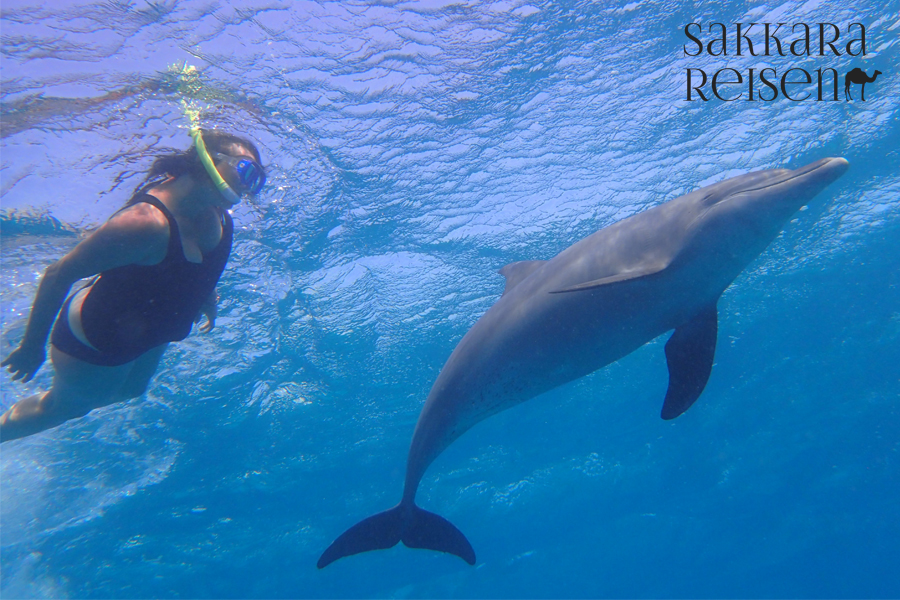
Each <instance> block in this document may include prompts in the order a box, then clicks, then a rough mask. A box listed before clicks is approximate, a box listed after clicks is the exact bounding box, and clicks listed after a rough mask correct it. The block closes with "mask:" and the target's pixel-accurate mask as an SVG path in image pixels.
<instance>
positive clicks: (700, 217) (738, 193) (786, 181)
mask: <svg viewBox="0 0 900 600" xmlns="http://www.w3.org/2000/svg"><path fill="white" fill-rule="evenodd" d="M834 160H836V159H834V158H832V159H829V160H828V162H824V163H822V164H821V165H819V166H818V167H816V168H815V169H810V170H809V171H806V172H803V173H795V174H794V175H792V176H791V177H788V178H787V179H785V180H783V181H779V182H777V183H770V184H768V185H763V186H760V187H755V188H747V189H744V190H740V191H738V192H733V193H731V194H728V195H727V196H725V197H724V198H722V199H721V200H719V201H718V202H716V203H715V204H713V205H712V206H710V207H708V208H707V209H706V210H704V211H703V212H702V213H700V214H699V215H697V216H696V217H695V218H694V219H693V220H692V221H691V223H690V225H688V228H690V227H693V226H694V223H696V222H697V221H699V220H700V219H702V218H703V217H705V216H706V214H707V213H708V212H709V211H711V210H712V209H714V208H716V207H717V206H721V205H722V204H724V203H726V202H728V201H729V200H731V199H732V198H734V197H735V196H740V195H741V194H746V193H749V192H757V191H759V190H766V189H769V188H771V187H775V186H778V185H783V184H785V183H789V182H791V181H793V180H795V179H797V178H798V177H805V176H807V175H809V174H810V173H815V172H816V171H818V170H819V169H821V168H822V167H824V166H826V165H830V164H831V163H832V162H833V161H834Z"/></svg>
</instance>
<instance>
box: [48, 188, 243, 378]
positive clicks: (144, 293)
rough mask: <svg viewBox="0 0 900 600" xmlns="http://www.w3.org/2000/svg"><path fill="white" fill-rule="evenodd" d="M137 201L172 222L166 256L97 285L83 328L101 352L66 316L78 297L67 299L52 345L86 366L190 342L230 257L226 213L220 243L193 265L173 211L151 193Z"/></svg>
mask: <svg viewBox="0 0 900 600" xmlns="http://www.w3.org/2000/svg"><path fill="white" fill-rule="evenodd" d="M138 202H146V203H147V204H152V205H153V206H155V207H156V208H158V209H159V210H160V211H161V212H162V213H163V214H164V215H165V217H166V219H167V220H168V221H169V246H168V249H167V251H166V257H165V258H164V259H163V260H162V262H160V263H158V264H155V265H149V266H145V265H125V266H122V267H116V268H115V269H110V270H108V271H104V272H103V273H101V274H100V276H99V277H98V278H97V279H96V280H95V282H94V283H93V285H92V286H91V290H90V291H89V292H88V295H87V297H86V298H85V299H84V303H83V304H82V305H81V323H82V329H83V330H84V335H85V337H86V338H87V340H88V341H89V342H90V343H91V345H92V346H94V348H97V350H94V349H93V348H90V347H88V346H85V345H84V344H83V343H81V342H80V341H79V340H78V338H76V337H75V335H74V334H73V333H72V330H71V329H70V328H69V318H68V313H69V304H70V303H71V302H72V298H73V297H74V294H73V295H72V296H70V297H69V299H68V300H66V302H65V304H64V305H63V307H62V310H61V311H60V314H59V316H58V317H57V319H56V324H55V325H54V327H53V335H52V337H51V342H52V343H53V345H54V346H56V347H57V348H58V349H59V350H62V351H63V352H65V353H66V354H69V355H71V356H74V357H75V358H78V359H80V360H83V361H84V362H88V363H91V364H94V365H103V366H116V365H123V364H125V363H129V362H131V361H133V360H135V359H136V358H138V357H139V356H140V355H142V354H143V353H145V352H147V351H148V350H150V349H151V348H155V347H156V346H160V345H162V344H166V343H168V342H177V341H179V340H183V339H184V338H186V337H187V336H188V334H189V333H190V332H191V327H192V326H193V324H194V319H195V318H196V317H197V315H199V314H200V308H201V307H202V306H203V304H204V303H205V302H206V300H207V299H208V298H209V297H210V295H212V293H213V291H214V290H215V288H216V283H218V281H219V277H220V276H221V275H222V271H223V270H224V269H225V263H226V262H227V261H228V255H229V254H230V253H231V240H232V236H233V233H234V225H233V223H232V221H231V217H230V216H229V214H228V213H227V212H223V221H222V239H221V241H220V242H219V244H218V245H217V246H216V247H215V248H213V249H212V250H211V251H210V252H209V253H208V254H205V255H204V256H203V262H201V263H193V262H191V261H189V260H188V259H187V258H185V256H184V249H183V248H182V246H181V234H180V232H179V230H178V223H177V222H176V221H175V217H174V216H173V215H172V213H171V212H169V209H167V208H166V207H165V205H164V204H163V203H162V202H160V201H159V200H158V199H156V198H154V197H153V196H150V195H148V194H144V195H142V196H139V197H138V198H136V199H135V200H134V202H133V203H132V204H136V203H138ZM98 350H99V352H98Z"/></svg>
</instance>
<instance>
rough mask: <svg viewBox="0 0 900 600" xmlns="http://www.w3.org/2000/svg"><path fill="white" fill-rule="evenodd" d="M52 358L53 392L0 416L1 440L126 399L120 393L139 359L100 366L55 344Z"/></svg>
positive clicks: (58, 423) (26, 402) (26, 399)
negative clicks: (72, 354)
mask: <svg viewBox="0 0 900 600" xmlns="http://www.w3.org/2000/svg"><path fill="white" fill-rule="evenodd" d="M50 358H51V360H52V361H53V367H54V368H55V370H56V373H55V375H54V377H53V386H52V387H51V388H50V391H49V392H46V393H44V394H35V395H34V396H30V397H28V398H25V399H24V400H21V401H20V402H17V403H16V404H14V405H13V406H12V407H11V408H10V409H9V410H8V411H6V412H5V413H4V414H3V415H2V416H0V441H3V442H7V441H9V440H13V439H16V438H20V437H25V436H28V435H32V434H34V433H38V432H39V431H44V430H45V429H50V428H52V427H56V426H57V425H61V424H62V423H64V422H66V421H68V420H69V419H75V418H77V417H83V416H84V415H86V414H87V413H89V412H90V411H91V410H93V409H95V408H99V407H101V406H106V405H107V404H111V403H113V402H117V401H119V400H124V398H122V397H121V396H119V395H118V394H117V392H118V391H119V390H120V389H121V388H122V386H123V385H124V384H125V382H126V381H127V380H128V375H129V374H130V373H131V371H132V369H133V367H134V365H135V363H136V362H138V361H134V362H130V363H126V364H124V365H119V366H115V367H101V366H98V365H92V364H90V363H86V362H84V361H82V360H78V359H77V358H74V357H73V356H70V355H68V354H66V353H65V352H62V351H61V350H58V349H57V348H56V347H55V346H51V347H50ZM141 358H143V357H141ZM138 360H140V359H138ZM157 361H158V358H157Z"/></svg>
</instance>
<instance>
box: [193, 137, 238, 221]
mask: <svg viewBox="0 0 900 600" xmlns="http://www.w3.org/2000/svg"><path fill="white" fill-rule="evenodd" d="M191 137H192V138H193V139H194V147H195V148H197V155H198V156H199V157H200V162H201V163H203V167H204V168H205V169H206V172H207V173H208V174H209V176H210V178H211V179H212V180H213V183H214V184H215V185H216V188H217V189H218V190H219V193H221V194H222V196H223V197H224V198H225V199H226V200H228V201H229V202H231V203H232V204H237V203H238V202H240V201H241V197H240V196H239V195H238V194H237V193H235V191H234V190H233V189H231V186H230V185H228V183H227V182H226V181H225V180H224V179H222V175H221V174H220V173H219V171H218V169H216V165H215V163H213V160H212V158H210V156H209V152H208V151H207V150H206V144H204V143H203V134H202V133H200V128H199V127H191Z"/></svg>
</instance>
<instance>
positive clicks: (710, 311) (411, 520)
mask: <svg viewBox="0 0 900 600" xmlns="http://www.w3.org/2000/svg"><path fill="white" fill-rule="evenodd" d="M847 167H848V163H847V161H846V160H844V159H843V158H825V159H822V160H819V161H817V162H814V163H812V164H810V165H807V166H805V167H802V168H800V169H796V170H793V171H791V170H787V169H775V170H769V171H757V172H755V173H748V174H746V175H741V176H739V177H734V178H732V179H727V180H725V181H722V182H720V183H717V184H714V185H711V186H708V187H705V188H702V189H699V190H697V191H695V192H691V193H690V194H687V195H685V196H681V197H679V198H676V199H674V200H672V201H670V202H667V203H665V204H661V205H659V206H656V207H654V208H651V209H649V210H646V211H644V212H642V213H639V214H636V215H634V216H631V217H628V218H627V219H623V220H622V221H619V222H617V223H614V224H612V225H610V226H609V227H606V228H604V229H601V230H600V231H598V232H596V233H594V234H592V235H590V236H588V237H586V238H585V239H583V240H581V241H580V242H578V243H576V244H574V245H572V246H570V247H568V248H566V249H565V250H563V251H562V252H560V253H559V254H558V255H557V256H556V257H555V258H553V259H552V260H549V261H540V260H538V261H524V262H516V263H512V264H509V265H507V266H505V267H503V268H502V269H501V270H500V273H501V274H502V275H504V276H505V277H506V289H505V290H504V292H503V295H502V296H501V297H500V299H499V300H498V301H497V303H496V304H494V305H493V306H492V307H491V308H490V309H489V310H488V311H487V312H486V313H485V314H484V316H482V317H481V319H479V320H478V322H477V323H475V325H474V326H472V329H470V330H469V332H468V333H466V335H465V336H464V337H463V339H462V340H461V341H460V342H459V345H457V346H456V349H455V350H454V351H453V354H451V355H450V358H449V359H448V360H447V364H445V365H444V368H443V370H441V373H440V375H438V378H437V380H436V381H435V382H434V386H433V387H432V388H431V393H429V395H428V399H427V400H426V402H425V406H424V408H423V409H422V412H421V414H420V415H419V421H418V423H417V424H416V429H415V432H414V433H413V438H412V443H411V445H410V449H409V456H408V458H407V464H406V483H405V487H404V490H403V497H402V499H401V500H400V504H398V505H397V506H395V507H394V508H392V509H390V510H387V511H385V512H383V513H379V514H377V515H374V516H372V517H369V518H368V519H365V520H364V521H361V522H360V523H357V524H356V525H354V526H353V527H351V528H350V529H348V530H347V531H346V532H344V534H343V535H341V536H340V537H338V538H337V539H336V540H335V541H334V543H332V544H331V546H329V547H328V548H327V549H326V550H325V552H324V553H323V554H322V556H321V558H319V562H318V566H319V568H320V569H321V568H323V567H325V566H327V565H329V564H331V563H332V562H334V561H335V560H337V559H339V558H342V557H344V556H349V555H351V554H357V553H359V552H365V551H367V550H376V549H382V548H390V547H392V546H394V545H395V544H396V543H397V542H399V541H402V542H403V543H404V544H405V545H407V546H409V547H411V548H428V549H431V550H439V551H441V552H449V553H451V554H455V555H456V556H459V557H460V558H462V559H463V560H465V561H466V562H467V563H469V564H475V551H474V550H473V549H472V546H471V544H469V541H468V540H467V539H466V537H465V536H464V535H463V534H462V532H460V531H459V530H458V529H457V528H456V527H454V526H453V525H452V524H451V523H450V522H449V521H447V520H446V519H444V518H442V517H440V516H438V515H436V514H433V513H430V512H427V511H425V510H422V509H421V508H419V507H418V506H416V504H415V497H416V490H417V489H418V486H419V481H420V480H421V478H422V476H423V475H424V473H425V470H426V469H427V468H428V466H429V465H430V464H431V462H432V461H433V460H434V459H435V458H436V457H437V456H438V455H439V454H440V453H441V452H442V451H443V450H444V449H445V448H446V447H447V446H449V445H450V444H451V443H452V442H453V441H454V440H456V439H457V438H458V437H459V436H461V435H462V434H463V433H464V432H466V431H467V430H468V429H469V428H470V427H472V426H473V425H475V424H476V423H478V422H479V421H482V420H483V419H486V418H488V417H490V416H491V415H494V414H496V413H498V412H500V411H503V410H506V409H507V408H510V407H512V406H515V405H516V404H519V403H520V402H524V401H525V400H528V399H530V398H533V397H535V396H537V395H538V394H541V393H543V392H546V391H548V390H551V389H553V388H555V387H557V386H559V385H562V384H563V383H566V382H569V381H572V380H574V379H578V378H579V377H583V376H584V375H587V374H588V373H591V372H593V371H596V370H597V369H599V368H601V367H603V366H605V365H608V364H609V363H611V362H613V361H616V360H618V359H620V358H622V357H623V356H625V355H627V354H629V353H630V352H633V351H634V350H636V349H637V348H639V347H640V346H642V345H643V344H645V343H647V342H649V341H650V340H652V339H654V338H656V337H657V336H659V335H661V334H663V333H665V332H666V331H669V330H672V329H674V330H675V332H674V333H673V334H672V337H670V338H669V340H668V342H666V347H665V353H666V360H667V363H668V368H669V387H668V390H667V391H666V397H665V400H664V402H663V408H662V418H663V419H674V418H675V417H677V416H678V415H680V414H681V413H683V412H684V411H686V410H687V409H688V408H689V407H690V406H691V404H693V403H694V401H695V400H697V398H698V397H699V396H700V393H701V392H702V391H703V388H704V387H705V386H706V382H707V380H708V379H709V374H710V371H711V370H712V364H713V355H714V353H715V349H716V331H717V315H716V302H717V301H718V299H719V296H720V295H721V294H722V292H723V291H724V290H725V288H727V287H728V286H729V285H730V284H731V282H732V281H734V279H735V277H737V276H738V274H740V272H741V271H743V270H744V268H745V267H746V266H747V265H748V264H749V263H750V262H751V261H752V260H753V259H755V258H756V257H757V256H759V255H760V254H761V253H762V251H763V250H765V248H766V246H768V245H769V244H770V243H771V242H772V240H774V239H775V237H776V236H777V235H778V233H779V232H780V231H781V229H782V227H783V226H784V225H785V223H787V221H788V219H790V218H791V216H792V215H793V214H794V213H795V212H796V211H797V210H799V209H800V207H802V206H803V205H804V204H806V203H807V202H808V201H809V200H810V199H811V198H812V197H813V196H815V195H816V194H817V193H818V192H819V191H821V190H822V189H823V188H825V187H826V186H827V185H828V184H830V183H831V182H833V181H834V180H836V179H837V178H838V177H840V176H841V175H843V174H844V172H845V171H846V170H847Z"/></svg>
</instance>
